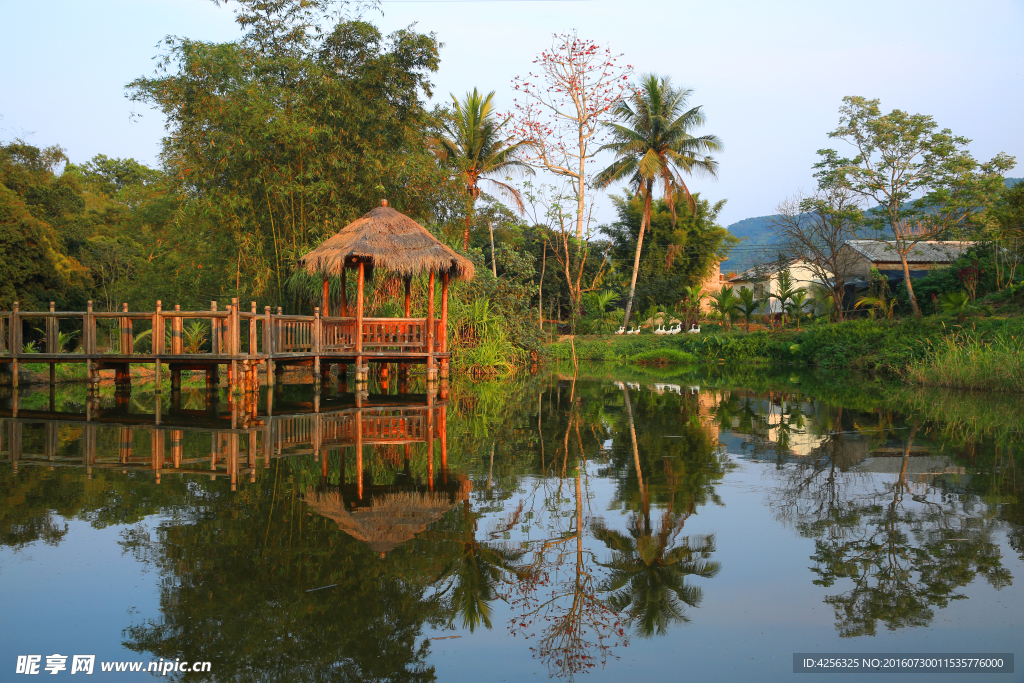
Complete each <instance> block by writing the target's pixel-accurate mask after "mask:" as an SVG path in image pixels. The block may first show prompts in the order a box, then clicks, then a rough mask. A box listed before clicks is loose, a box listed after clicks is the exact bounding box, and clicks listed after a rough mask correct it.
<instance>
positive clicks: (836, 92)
mask: <svg viewBox="0 0 1024 683" xmlns="http://www.w3.org/2000/svg"><path fill="white" fill-rule="evenodd" d="M367 17H368V18H370V19H371V20H373V21H374V22H375V23H377V24H378V25H379V26H380V27H381V28H382V30H384V31H385V32H388V31H392V30H395V29H398V28H402V27H404V26H407V25H408V24H410V23H412V22H417V27H418V29H419V30H420V31H424V32H430V31H433V32H436V33H437V34H438V37H439V39H440V40H441V41H442V42H443V43H444V44H445V46H444V49H443V50H442V53H441V57H442V59H441V70H440V72H439V73H437V74H436V75H435V77H434V83H435V86H436V96H437V97H445V98H446V97H447V94H448V93H449V92H455V93H457V94H461V93H463V92H465V91H466V90H467V89H472V88H473V87H474V86H475V87H478V88H480V89H482V90H485V91H488V90H495V91H497V97H496V99H497V100H498V104H499V107H502V108H507V107H510V106H511V98H512V95H511V88H510V87H509V82H510V80H511V78H512V77H513V76H514V75H516V74H519V73H523V72H525V71H527V70H528V69H529V67H530V66H531V61H532V59H533V58H534V56H535V55H536V53H538V52H539V51H540V50H542V49H544V48H545V47H547V46H548V45H549V44H550V40H551V34H552V33H553V32H558V31H567V30H572V29H576V30H577V31H578V32H579V34H580V36H582V37H586V38H590V39H592V40H595V41H597V42H600V43H605V44H609V45H610V46H611V47H612V48H613V49H614V50H616V51H617V52H622V53H624V54H625V60H626V61H628V62H630V63H632V64H633V65H634V66H635V67H636V69H637V70H638V71H656V72H658V73H659V74H662V75H669V76H671V77H672V78H673V80H674V81H675V83H676V84H677V85H681V86H685V87H690V88H693V89H694V91H695V92H694V96H693V100H692V103H693V104H700V105H703V106H704V108H705V111H706V114H707V117H708V125H707V126H706V128H705V130H706V132H713V133H716V134H717V135H719V137H721V138H722V140H723V141H724V143H725V146H726V150H725V152H724V153H723V154H721V155H720V162H721V174H720V177H719V179H718V180H708V179H694V180H693V182H692V189H694V190H699V191H701V192H703V193H704V195H705V196H706V197H708V198H711V199H719V198H727V199H728V200H729V203H728V205H727V207H726V209H725V211H724V213H723V216H722V219H723V221H724V222H725V223H732V222H734V221H737V220H740V219H742V218H747V217H750V216H759V215H764V214H768V213H772V211H773V209H774V207H775V205H776V204H777V203H778V202H779V201H780V200H781V199H783V198H785V197H786V196H787V195H789V194H791V193H793V192H794V191H796V190H797V189H799V188H801V187H802V188H805V189H809V188H810V187H812V179H811V172H810V166H811V164H813V163H814V161H815V151H816V150H817V149H819V148H821V147H824V146H828V145H831V144H835V143H833V142H832V141H830V140H829V139H828V137H827V133H828V131H829V130H831V129H833V128H834V127H835V126H836V123H837V120H838V114H837V111H838V108H839V105H840V100H841V99H842V97H843V96H844V95H864V96H866V97H877V98H880V99H881V100H882V107H883V109H885V110H889V109H892V108H900V109H905V110H908V111H911V112H920V113H926V114H931V115H933V116H934V117H935V118H936V120H937V121H938V122H939V124H940V125H941V126H944V127H949V128H951V129H952V130H953V131H954V132H955V133H957V134H960V135H965V136H967V137H969V138H971V139H973V140H974V143H973V145H972V150H973V151H974V153H975V155H976V156H978V157H980V158H986V159H987V158H989V157H991V156H992V155H994V154H995V153H997V152H999V151H1005V152H1008V153H1010V154H1013V155H1015V156H1017V157H1018V158H1019V159H1020V160H1021V162H1022V165H1024V126H1022V125H1021V120H1022V112H1024V85H1022V83H1024V79H1022V78H1021V76H1022V71H1024V69H1022V66H1024V0H979V1H976V2H970V3H965V2H962V1H955V2H945V1H935V0H932V1H928V2H917V1H905V0H861V1H859V2H857V3H835V2H821V1H818V2H793V1H790V2H786V1H782V0H780V1H778V2H771V3H767V2H739V1H735V2H730V1H723V0H716V1H714V2H701V3H696V2H671V1H667V0H628V1H627V0H589V1H583V2H548V1H544V2H536V1H534V2H524V1H516V0H505V1H496V2H458V1H455V2H419V1H416V0H411V1H409V2H384V4H383V16H381V14H380V13H379V12H376V13H374V12H370V13H368V14H367ZM0 22H2V23H3V24H4V26H5V31H4V34H5V35H4V40H3V41H2V42H0V65H2V67H0V116H2V118H0V139H3V140H9V139H11V138H13V137H24V138H26V139H27V140H28V141H30V142H32V143H34V144H38V145H48V144H53V143H57V144H60V145H62V146H63V147H64V148H66V149H67V150H68V153H69V155H70V157H71V159H72V160H73V161H76V162H81V161H86V160H88V159H89V158H91V157H92V156H93V155H95V154H99V153H102V154H106V155H108V156H119V157H127V156H130V157H135V158H136V159H139V160H140V161H144V162H146V163H150V164H155V163H156V155H157V152H158V150H159V143H160V137H161V135H162V132H163V121H162V119H161V117H160V115H159V114H157V113H156V112H152V111H149V110H146V109H140V108H138V107H137V106H135V105H133V104H132V103H130V102H128V101H127V99H126V98H125V90H124V86H125V84H126V83H127V82H129V81H130V80H132V79H133V78H135V77H137V76H140V75H148V74H151V73H152V71H153V61H152V57H153V56H154V55H155V54H156V52H157V49H156V44H157V42H158V41H159V40H160V39H161V38H163V37H164V36H165V35H167V34H174V35H182V36H188V37H190V38H194V39H203V40H214V41H224V40H231V39H234V38H235V37H237V35H238V32H237V29H236V26H235V24H234V22H233V15H232V10H231V6H230V5H229V6H228V7H218V6H216V5H214V4H213V3H212V2H210V1H209V0H88V1H83V0H51V1H50V2H25V1H24V0H0ZM133 110H134V111H135V113H137V114H142V115H143V116H142V118H141V119H136V120H132V116H131V114H132V112H133ZM1022 168H1024V166H1018V168H1017V169H1015V170H1014V171H1013V172H1011V174H1010V175H1012V176H1021V175H1024V170H1022ZM601 204H602V206H603V207H604V208H603V209H602V210H601V212H600V215H599V217H600V218H601V219H602V220H608V219H610V218H611V215H610V212H609V211H608V209H607V202H606V201H604V202H602V203H601Z"/></svg>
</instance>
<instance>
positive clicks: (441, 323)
mask: <svg viewBox="0 0 1024 683" xmlns="http://www.w3.org/2000/svg"><path fill="white" fill-rule="evenodd" d="M297 265H298V266H299V267H301V268H303V269H305V271H306V272H307V273H308V274H309V275H310V276H313V277H318V278H322V281H323V299H322V301H321V305H320V306H319V307H317V308H316V309H314V312H313V315H284V314H282V312H281V309H280V308H278V309H277V310H276V312H272V311H271V309H270V307H269V306H265V307H264V308H263V311H258V310H257V308H256V303H255V302H253V303H252V304H251V305H250V309H249V310H248V311H243V310H242V309H241V308H240V307H239V303H238V300H237V299H232V300H231V304H230V305H228V307H227V310H221V311H219V310H217V302H211V306H210V310H209V311H182V310H180V308H179V307H178V306H175V307H174V310H173V311H172V310H169V309H168V310H165V309H163V307H162V306H161V302H160V301H157V302H156V307H155V309H154V310H152V311H144V312H139V311H129V310H128V304H124V305H123V306H122V310H120V311H104V312H100V311H95V310H93V306H92V302H89V305H88V307H87V309H86V310H85V312H63V311H55V310H54V304H53V303H51V304H50V310H49V311H31V312H29V311H21V310H19V307H18V303H17V302H15V303H14V304H13V310H11V311H0V368H5V369H8V370H10V371H11V376H12V384H13V385H14V386H17V384H18V369H19V367H18V366H19V365H20V364H22V363H45V364H49V366H50V384H53V383H54V382H55V381H56V367H57V365H58V364H60V363H84V364H85V367H86V380H87V381H88V382H89V383H90V386H91V385H94V384H98V383H99V372H100V371H101V370H110V369H112V370H114V371H115V381H116V382H117V383H118V384H127V383H130V381H131V365H132V364H137V363H145V364H152V365H153V366H154V369H155V379H156V385H157V391H159V390H160V387H161V379H162V372H163V368H164V366H167V369H168V370H169V371H170V373H171V387H172V389H177V388H180V385H181V379H180V378H181V371H182V370H201V371H205V372H206V378H207V385H208V386H211V387H212V386H215V385H217V384H218V382H219V373H220V369H221V368H226V369H227V371H228V378H229V379H228V384H229V386H231V388H232V389H234V388H235V387H236V386H239V385H243V386H244V387H245V388H246V389H247V390H249V389H255V388H257V387H258V382H257V372H258V370H259V369H260V368H261V367H262V368H264V369H265V371H266V373H267V382H268V384H271V383H273V381H274V376H275V375H276V374H279V373H280V372H281V371H282V370H283V369H284V367H285V366H289V365H299V366H307V367H310V368H311V369H312V370H313V374H314V375H315V376H316V377H317V378H318V379H320V380H323V379H325V378H326V377H327V376H328V374H329V371H330V366H331V365H337V366H339V370H342V371H346V370H347V366H348V365H349V364H354V365H355V379H356V384H357V385H359V384H361V383H364V382H366V381H367V379H368V365H367V364H368V363H371V362H373V363H398V364H399V373H400V374H401V372H402V371H403V370H405V371H407V370H408V367H409V366H410V365H412V364H422V365H425V366H426V375H427V381H428V382H432V381H435V380H437V379H438V374H439V371H440V377H441V378H444V377H447V375H448V364H449V358H450V355H449V353H448V335H447V328H448V284H449V279H450V278H452V277H454V278H456V279H463V280H469V279H470V278H472V277H473V264H472V262H471V261H469V259H467V258H466V257H464V256H462V255H460V254H458V253H456V252H455V251H453V250H452V249H451V248H449V247H448V246H446V245H444V244H442V243H441V242H439V241H438V240H437V238H435V237H434V236H433V235H432V234H431V233H430V232H429V231H428V230H427V229H426V228H424V227H423V226H422V225H420V224H419V223H417V222H416V221H414V220H412V219H411V218H409V217H408V216H406V215H404V214H401V213H399V212H398V211H395V210H394V209H393V208H391V207H389V206H388V205H387V200H383V201H381V206H379V207H377V208H375V209H373V210H372V211H370V212H369V213H367V214H366V215H364V216H363V217H361V218H359V219H357V220H355V221H353V222H352V223H350V224H349V225H347V226H345V228H343V229H342V230H341V231H340V232H338V234H336V235H334V236H333V237H331V238H329V239H327V240H326V241H324V242H323V243H322V244H321V245H320V246H318V247H317V248H315V249H313V250H312V251H310V252H309V253H307V254H305V255H304V256H302V257H301V258H300V259H298V262H297ZM377 270H384V271H389V272H391V273H392V274H394V276H398V277H401V279H402V280H403V281H404V284H405V309H404V316H403V317H400V318H367V317H365V316H364V308H365V307H364V291H365V288H366V282H367V280H368V279H372V278H373V274H374V272H375V271H377ZM348 271H352V272H353V273H354V274H355V276H356V283H355V288H354V289H355V305H354V306H353V307H352V309H351V310H350V307H349V298H348V287H347V283H346V273H347V272H348ZM421 275H425V276H427V281H428V288H427V292H426V316H425V317H423V318H414V317H411V315H410V313H411V310H412V307H411V303H412V302H411V299H412V297H411V283H412V278H413V277H418V276H421ZM438 278H439V279H440V280H441V315H440V318H437V317H435V315H434V313H435V311H434V307H435V299H436V297H435V292H434V288H435V282H436V280H437V279H438ZM332 280H333V282H334V285H335V286H334V289H335V291H336V293H337V294H340V301H335V302H334V305H333V306H332V300H331V281H332ZM332 308H333V310H335V311H337V312H339V313H341V315H340V316H331V315H329V313H330V312H331V310H332ZM350 313H354V315H350ZM186 321H189V326H188V327H186ZM196 321H199V323H198V325H199V327H195V324H196ZM40 324H41V326H40V327H36V328H35V329H36V330H38V333H39V335H40V336H41V339H40V340H36V341H39V343H40V344H41V347H40V348H35V347H34V343H35V341H34V342H33V348H28V347H27V346H26V344H25V327H26V325H37V326H38V325H40ZM30 329H31V328H30ZM101 329H102V330H103V331H105V332H107V333H108V335H107V338H104V337H103V335H102V334H101V333H100V332H101ZM62 331H63V332H64V333H65V334H67V333H72V334H74V335H76V338H77V340H78V342H79V344H77V345H76V348H75V349H74V350H72V349H70V348H64V346H67V344H62V340H61V332H62ZM200 333H201V334H202V335H203V336H204V337H205V335H207V333H208V337H206V338H204V339H203V341H202V343H198V341H197V337H198V335H199V334H200ZM144 334H148V335H149V339H148V341H147V342H145V343H143V344H142V349H143V350H139V349H137V346H139V344H138V343H137V342H138V341H140V340H141V338H142V335H144ZM78 335H80V336H78ZM65 339H67V337H65ZM207 346H208V347H209V350H207Z"/></svg>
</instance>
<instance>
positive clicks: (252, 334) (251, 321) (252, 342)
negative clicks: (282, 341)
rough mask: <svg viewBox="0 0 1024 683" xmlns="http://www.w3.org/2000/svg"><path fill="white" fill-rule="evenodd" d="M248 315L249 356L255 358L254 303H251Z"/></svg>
mask: <svg viewBox="0 0 1024 683" xmlns="http://www.w3.org/2000/svg"><path fill="white" fill-rule="evenodd" d="M249 313H250V314H251V316H252V317H250V318H249V355H250V356H255V355H256V353H257V351H258V348H259V347H258V346H257V344H256V302H255V301H253V302H252V303H251V305H250V307H249Z"/></svg>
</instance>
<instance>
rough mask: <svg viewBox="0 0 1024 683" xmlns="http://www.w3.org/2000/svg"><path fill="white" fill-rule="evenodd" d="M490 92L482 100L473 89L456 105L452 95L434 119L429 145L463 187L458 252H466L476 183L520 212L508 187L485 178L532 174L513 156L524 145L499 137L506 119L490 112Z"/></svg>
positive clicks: (516, 198)
mask: <svg viewBox="0 0 1024 683" xmlns="http://www.w3.org/2000/svg"><path fill="white" fill-rule="evenodd" d="M493 99H494V91H493V90H492V91H491V92H490V93H488V94H487V96H486V97H484V96H483V95H481V94H480V93H478V92H477V90H476V88H473V92H471V93H470V92H467V93H466V97H465V98H464V99H463V100H462V101H461V102H460V101H459V100H458V98H457V97H455V96H454V95H452V102H453V106H452V108H451V109H450V110H449V111H445V112H441V113H440V114H439V115H438V116H437V117H436V123H435V128H436V130H435V131H434V133H433V134H431V136H430V137H429V144H430V146H431V148H432V150H433V152H434V154H436V155H437V158H438V159H439V160H440V161H441V163H442V164H444V165H445V166H447V167H448V168H450V169H452V170H453V171H455V172H456V173H458V175H459V177H460V178H461V180H462V182H463V183H464V184H465V187H466V197H467V198H466V201H467V208H466V228H465V231H464V233H463V239H462V249H463V251H465V250H467V249H469V237H470V228H471V227H472V224H473V214H474V204H475V203H476V200H477V198H479V196H480V192H481V189H480V182H481V181H487V182H488V183H490V184H491V185H493V186H494V187H495V189H496V190H497V191H498V192H499V193H500V194H503V195H505V196H506V197H508V198H509V199H511V200H512V201H513V202H514V203H515V204H516V206H517V207H518V208H519V211H520V212H522V211H523V199H522V196H521V195H520V193H519V190H517V189H516V188H515V187H513V186H512V185H509V184H508V183H505V182H502V181H500V180H495V179H494V178H487V177H485V176H489V175H500V176H502V177H506V176H508V175H510V174H512V173H515V174H523V173H530V174H532V173H533V170H532V169H531V168H530V167H529V166H527V165H526V164H525V163H524V162H522V161H520V160H519V159H518V158H517V156H518V155H519V154H520V153H521V152H522V151H523V149H524V146H525V145H526V143H525V142H522V141H520V142H513V143H509V141H508V140H506V139H505V136H504V135H503V133H502V130H501V129H502V128H503V127H504V125H505V124H506V123H508V119H506V120H505V121H503V122H499V121H498V119H497V117H496V112H495V110H494V104H493V103H492V102H491V101H492V100H493Z"/></svg>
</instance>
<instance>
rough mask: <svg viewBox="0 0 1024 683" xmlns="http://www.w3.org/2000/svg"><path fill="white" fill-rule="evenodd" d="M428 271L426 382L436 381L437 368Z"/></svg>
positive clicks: (431, 291) (431, 278) (432, 307)
mask: <svg viewBox="0 0 1024 683" xmlns="http://www.w3.org/2000/svg"><path fill="white" fill-rule="evenodd" d="M435 276H436V273H434V271H430V286H429V287H428V292H427V382H436V381H437V367H436V365H435V360H434V279H435Z"/></svg>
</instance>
